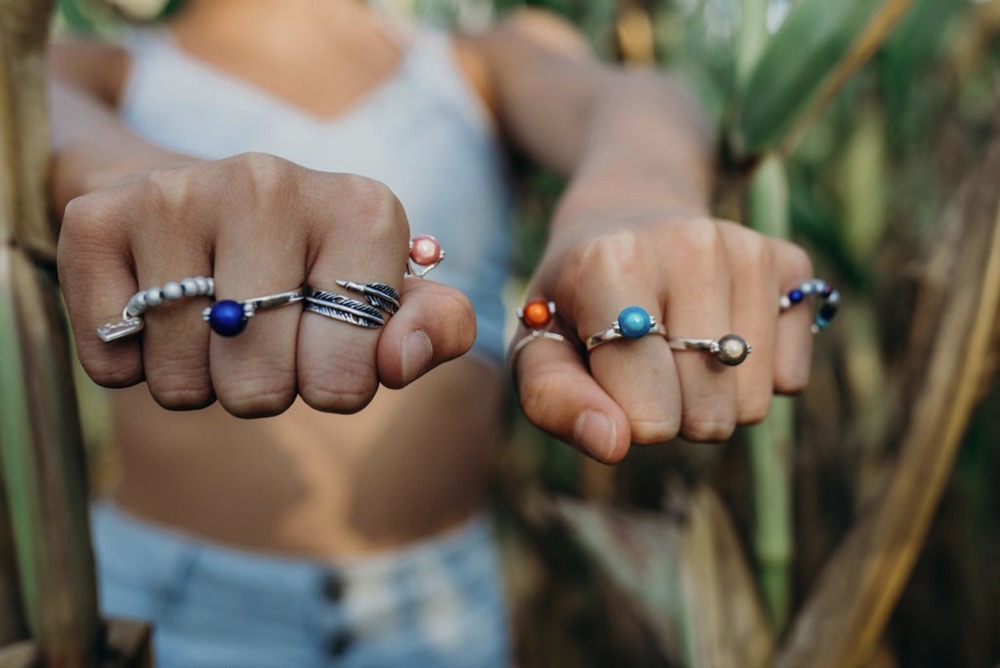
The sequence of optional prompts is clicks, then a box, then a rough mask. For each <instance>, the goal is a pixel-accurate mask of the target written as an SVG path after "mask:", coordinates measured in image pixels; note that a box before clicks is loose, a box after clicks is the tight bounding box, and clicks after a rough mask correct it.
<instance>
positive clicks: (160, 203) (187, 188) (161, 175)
mask: <svg viewBox="0 0 1000 668" xmlns="http://www.w3.org/2000/svg"><path fill="white" fill-rule="evenodd" d="M135 187H136V188H138V194H139V196H140V197H141V198H142V200H143V201H144V202H145V203H146V204H147V206H149V207H150V210H152V211H154V212H156V214H157V215H156V216H154V217H153V220H154V221H156V220H171V221H173V220H182V221H183V220H185V219H186V217H185V216H183V213H184V212H185V211H186V210H187V208H188V207H189V206H190V203H191V202H192V201H195V200H197V199H198V197H197V194H196V193H195V192H193V190H194V182H193V180H192V179H191V178H189V177H188V172H186V171H184V170H179V169H159V170H156V171H154V172H150V173H148V174H146V175H145V176H144V177H142V179H140V180H139V181H138V182H137V184H136V186H135ZM172 214H180V215H172Z"/></svg>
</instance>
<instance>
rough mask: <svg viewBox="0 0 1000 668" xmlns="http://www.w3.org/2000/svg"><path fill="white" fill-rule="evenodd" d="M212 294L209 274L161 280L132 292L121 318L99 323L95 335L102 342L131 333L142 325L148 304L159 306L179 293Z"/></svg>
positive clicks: (179, 296) (212, 283) (193, 294)
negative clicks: (158, 282) (162, 282)
mask: <svg viewBox="0 0 1000 668" xmlns="http://www.w3.org/2000/svg"><path fill="white" fill-rule="evenodd" d="M214 296H215V281H214V280H213V279H212V278H211V277H208V278H206V277H205V276H195V277H193V278H185V279H183V280H180V281H170V282H169V283H164V284H163V287H153V288H148V289H146V290H140V291H138V292H136V293H135V294H134V295H132V296H131V297H130V298H129V300H128V302H127V303H126V304H125V308H124V309H122V315H121V319H120V320H118V321H116V322H107V323H105V324H103V325H101V326H100V327H98V328H97V335H98V336H99V337H101V341H104V342H105V343H109V342H111V341H117V340H118V339H124V338H127V337H129V336H134V335H135V334H138V333H139V332H141V331H142V330H143V329H144V327H145V321H144V320H143V315H144V314H145V313H146V311H147V310H148V309H149V308H150V307H154V306H161V305H163V304H166V303H168V302H173V301H177V300H179V299H181V298H182V297H214Z"/></svg>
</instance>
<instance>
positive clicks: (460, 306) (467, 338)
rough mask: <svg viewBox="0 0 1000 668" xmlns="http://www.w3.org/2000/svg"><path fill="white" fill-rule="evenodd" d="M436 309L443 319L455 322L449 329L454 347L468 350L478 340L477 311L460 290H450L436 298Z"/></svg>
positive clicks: (463, 350)
mask: <svg viewBox="0 0 1000 668" xmlns="http://www.w3.org/2000/svg"><path fill="white" fill-rule="evenodd" d="M435 309H437V313H438V316H437V317H439V318H441V319H442V321H444V322H450V323H453V326H452V327H449V329H448V333H449V334H450V336H449V338H450V339H451V342H452V344H453V347H454V348H456V349H458V350H460V351H462V352H465V351H468V349H469V348H471V347H472V344H473V343H474V342H475V340H476V312H475V310H474V309H473V308H472V302H470V301H469V298H468V297H466V296H465V295H464V294H463V293H461V292H459V291H458V290H448V291H446V292H443V293H442V294H441V296H440V297H439V298H438V299H436V304H435Z"/></svg>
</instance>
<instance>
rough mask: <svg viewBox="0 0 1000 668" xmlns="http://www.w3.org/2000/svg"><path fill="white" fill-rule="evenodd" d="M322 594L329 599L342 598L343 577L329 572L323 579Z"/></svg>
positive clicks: (337, 599)
mask: <svg viewBox="0 0 1000 668" xmlns="http://www.w3.org/2000/svg"><path fill="white" fill-rule="evenodd" d="M323 595H324V596H326V597H327V598H328V599H329V600H331V601H339V600H340V599H342V598H344V578H342V577H340V576H339V575H337V574H336V573H329V574H327V576H326V577H325V578H324V579H323Z"/></svg>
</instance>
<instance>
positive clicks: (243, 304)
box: [201, 288, 304, 336]
mask: <svg viewBox="0 0 1000 668" xmlns="http://www.w3.org/2000/svg"><path fill="white" fill-rule="evenodd" d="M303 298H304V297H303V295H302V289H301V288H297V289H295V290H289V291H287V292H279V293H277V294H273V295H266V296H264V297H253V298H251V299H244V300H242V301H235V300H233V299H223V300H221V301H217V302H215V303H214V304H212V305H211V306H209V307H208V308H206V309H205V310H204V311H202V312H201V319H202V320H204V321H205V322H207V323H208V324H209V325H210V326H211V327H212V331H213V332H215V333H216V334H218V335H219V336H236V335H238V334H240V333H241V332H242V331H243V330H244V329H246V328H247V322H248V321H249V320H250V318H252V317H253V316H254V314H255V313H257V311H260V310H263V309H268V308H276V307H278V306H287V305H288V304H295V303H296V302H300V301H302V300H303Z"/></svg>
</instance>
